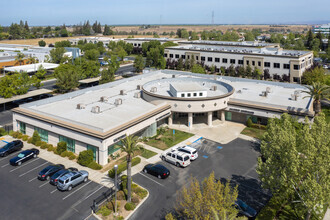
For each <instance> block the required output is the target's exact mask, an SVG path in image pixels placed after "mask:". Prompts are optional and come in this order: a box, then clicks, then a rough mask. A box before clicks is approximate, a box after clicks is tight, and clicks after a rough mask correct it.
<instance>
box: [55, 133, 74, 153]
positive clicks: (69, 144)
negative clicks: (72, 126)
mask: <svg viewBox="0 0 330 220" xmlns="http://www.w3.org/2000/svg"><path fill="white" fill-rule="evenodd" d="M59 141H60V142H61V141H64V142H65V143H66V145H67V147H68V151H72V152H73V153H74V152H75V140H73V139H71V138H68V137H64V136H61V135H60V136H59Z"/></svg>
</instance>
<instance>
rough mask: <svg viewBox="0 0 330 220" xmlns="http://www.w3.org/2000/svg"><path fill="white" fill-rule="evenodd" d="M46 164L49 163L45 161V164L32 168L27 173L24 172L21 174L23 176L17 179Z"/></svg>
mask: <svg viewBox="0 0 330 220" xmlns="http://www.w3.org/2000/svg"><path fill="white" fill-rule="evenodd" d="M46 163H49V162H48V161H46V162H45V163H43V164H41V165H39V166H37V167H35V168H33V169H32V170H29V171H27V172H25V173H23V174H21V175H19V177H22V176H24V175H25V174H28V173H30V172H31V171H33V170H35V169H38V168H39V167H41V166H43V165H45V164H46Z"/></svg>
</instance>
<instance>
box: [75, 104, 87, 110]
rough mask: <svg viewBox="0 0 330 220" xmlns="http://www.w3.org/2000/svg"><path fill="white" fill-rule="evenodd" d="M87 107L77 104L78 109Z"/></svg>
mask: <svg viewBox="0 0 330 220" xmlns="http://www.w3.org/2000/svg"><path fill="white" fill-rule="evenodd" d="M85 107H86V105H85V104H83V103H79V104H77V109H85Z"/></svg>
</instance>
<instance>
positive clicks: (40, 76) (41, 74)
mask: <svg viewBox="0 0 330 220" xmlns="http://www.w3.org/2000/svg"><path fill="white" fill-rule="evenodd" d="M46 73H47V71H46V70H45V68H44V67H43V66H42V65H40V66H39V67H38V71H37V72H36V73H35V76H36V77H37V78H38V79H44V78H45V75H46Z"/></svg>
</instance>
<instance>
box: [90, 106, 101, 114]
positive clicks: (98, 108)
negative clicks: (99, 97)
mask: <svg viewBox="0 0 330 220" xmlns="http://www.w3.org/2000/svg"><path fill="white" fill-rule="evenodd" d="M91 112H93V113H96V114H98V113H100V112H101V109H100V106H93V107H92V111H91Z"/></svg>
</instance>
